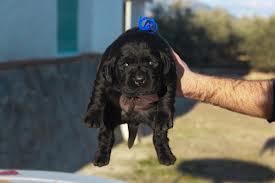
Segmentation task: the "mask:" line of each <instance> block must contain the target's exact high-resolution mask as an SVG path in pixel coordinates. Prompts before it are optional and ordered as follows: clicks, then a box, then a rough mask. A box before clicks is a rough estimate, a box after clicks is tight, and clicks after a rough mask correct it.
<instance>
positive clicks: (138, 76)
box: [134, 74, 145, 86]
mask: <svg viewBox="0 0 275 183" xmlns="http://www.w3.org/2000/svg"><path fill="white" fill-rule="evenodd" d="M134 82H135V85H137V86H142V85H144V83H145V76H144V75H142V74H136V76H135V78H134Z"/></svg>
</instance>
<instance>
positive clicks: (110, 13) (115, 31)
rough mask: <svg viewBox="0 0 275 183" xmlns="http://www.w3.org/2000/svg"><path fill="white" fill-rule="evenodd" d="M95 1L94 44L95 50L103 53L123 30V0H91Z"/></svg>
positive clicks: (92, 38)
mask: <svg viewBox="0 0 275 183" xmlns="http://www.w3.org/2000/svg"><path fill="white" fill-rule="evenodd" d="M91 1H92V2H93V5H92V7H93V10H92V12H93V16H92V17H91V18H92V25H91V26H92V28H91V29H92V37H91V40H92V45H91V49H92V51H93V52H99V53H102V52H103V51H104V50H105V49H106V47H107V46H108V45H109V44H110V43H112V42H113V41H114V40H115V39H116V38H117V37H118V36H119V35H120V34H121V33H122V30H123V27H122V24H123V20H124V19H123V0H112V1H110V0H91Z"/></svg>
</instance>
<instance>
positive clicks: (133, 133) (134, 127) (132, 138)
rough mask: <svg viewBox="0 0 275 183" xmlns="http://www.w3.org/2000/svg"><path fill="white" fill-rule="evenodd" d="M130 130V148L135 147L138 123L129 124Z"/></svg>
mask: <svg viewBox="0 0 275 183" xmlns="http://www.w3.org/2000/svg"><path fill="white" fill-rule="evenodd" d="M128 131H129V138H128V147H129V149H130V148H131V147H133V144H134V142H135V139H136V136H137V131H138V125H135V124H128Z"/></svg>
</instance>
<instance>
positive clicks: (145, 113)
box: [84, 28, 177, 166]
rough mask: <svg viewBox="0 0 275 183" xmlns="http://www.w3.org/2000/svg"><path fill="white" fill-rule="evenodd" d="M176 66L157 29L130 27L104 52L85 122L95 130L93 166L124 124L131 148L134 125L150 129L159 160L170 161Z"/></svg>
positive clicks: (102, 161) (105, 157) (104, 157)
mask: <svg viewBox="0 0 275 183" xmlns="http://www.w3.org/2000/svg"><path fill="white" fill-rule="evenodd" d="M176 77H177V76H176V67H175V64H174V61H173V57H172V55H171V50H170V47H169V45H168V43H167V42H166V41H165V40H164V39H163V38H161V37H160V35H159V34H157V33H154V34H153V33H150V32H146V31H142V30H139V29H138V28H133V29H130V30H128V31H127V32H125V33H123V34H122V35H121V36H120V37H118V38H117V40H115V41H114V42H113V43H112V44H111V45H110V46H109V47H108V48H107V49H106V51H105V52H104V54H103V56H102V60H101V63H100V66H99V68H98V72H97V75H96V80H95V82H94V88H93V92H92V96H91V98H90V103H89V105H88V110H87V114H86V116H85V119H84V121H85V123H86V124H87V125H88V126H89V127H92V128H100V131H99V136H98V149H97V152H96V155H95V159H94V161H93V163H94V165H96V166H104V165H107V164H108V163H109V160H110V154H111V149H112V146H113V144H114V128H115V127H116V126H118V125H120V124H123V123H127V124H128V129H129V140H128V146H129V148H131V147H132V145H133V143H134V140H135V137H136V133H137V129H138V125H139V124H140V123H146V124H148V125H149V126H150V127H151V128H152V129H153V142H154V146H155V149H156V152H157V155H158V159H159V162H160V163H161V164H165V165H171V164H174V162H175V161H176V158H175V156H174V155H173V154H172V152H171V150H170V147H169V145H168V141H169V140H168V138H167V130H168V129H169V128H172V127H173V116H174V102H175V94H176Z"/></svg>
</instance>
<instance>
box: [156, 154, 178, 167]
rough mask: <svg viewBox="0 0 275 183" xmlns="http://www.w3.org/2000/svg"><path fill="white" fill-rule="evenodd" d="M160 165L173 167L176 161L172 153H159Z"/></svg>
mask: <svg viewBox="0 0 275 183" xmlns="http://www.w3.org/2000/svg"><path fill="white" fill-rule="evenodd" d="M158 159H159V162H160V164H163V165H167V166H169V165H173V164H174V163H175V161H176V157H175V156H174V155H173V154H172V153H168V152H167V153H161V154H160V155H159V157H158Z"/></svg>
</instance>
